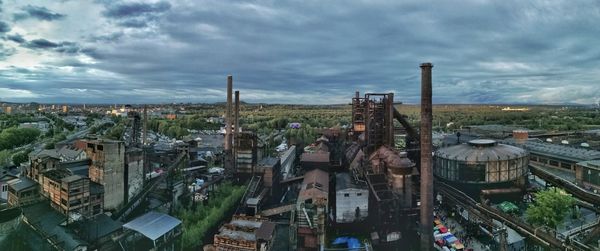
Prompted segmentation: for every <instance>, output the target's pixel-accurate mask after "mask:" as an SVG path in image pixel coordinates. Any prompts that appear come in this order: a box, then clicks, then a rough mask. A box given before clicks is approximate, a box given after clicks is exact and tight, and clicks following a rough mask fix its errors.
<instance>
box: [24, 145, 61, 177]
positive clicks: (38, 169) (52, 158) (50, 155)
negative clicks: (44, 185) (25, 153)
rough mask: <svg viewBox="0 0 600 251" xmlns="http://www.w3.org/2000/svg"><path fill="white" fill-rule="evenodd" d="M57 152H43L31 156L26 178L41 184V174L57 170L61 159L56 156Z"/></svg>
mask: <svg viewBox="0 0 600 251" xmlns="http://www.w3.org/2000/svg"><path fill="white" fill-rule="evenodd" d="M55 153H56V152H55V151H52V150H43V151H41V152H40V153H38V154H30V155H29V159H30V162H29V166H28V167H27V168H26V169H25V176H27V177H28V178H30V179H32V180H34V181H35V182H37V183H41V182H42V180H41V178H42V177H41V174H42V173H43V172H45V171H47V170H52V169H55V168H57V166H58V163H59V162H60V158H59V157H58V156H56V154H55Z"/></svg>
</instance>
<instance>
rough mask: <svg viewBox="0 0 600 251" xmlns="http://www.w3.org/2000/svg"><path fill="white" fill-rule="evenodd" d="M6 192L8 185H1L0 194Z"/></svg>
mask: <svg viewBox="0 0 600 251" xmlns="http://www.w3.org/2000/svg"><path fill="white" fill-rule="evenodd" d="M6 191H8V184H2V192H6Z"/></svg>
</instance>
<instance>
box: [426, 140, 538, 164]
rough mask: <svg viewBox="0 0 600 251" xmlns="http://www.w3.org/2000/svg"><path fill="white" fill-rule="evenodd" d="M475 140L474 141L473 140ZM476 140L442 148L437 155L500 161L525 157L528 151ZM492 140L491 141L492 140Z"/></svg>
mask: <svg viewBox="0 0 600 251" xmlns="http://www.w3.org/2000/svg"><path fill="white" fill-rule="evenodd" d="M471 142H473V141H471ZM480 142H483V141H482V140H478V141H474V143H473V144H460V145H455V146H450V147H445V148H440V149H438V150H437V151H436V152H435V156H436V157H441V158H445V159H453V160H461V161H498V160H508V159H515V158H520V157H524V156H526V155H527V151H525V150H524V149H521V148H519V147H516V146H511V145H505V144H495V143H494V144H491V143H488V144H485V143H486V142H488V141H485V142H483V143H481V144H480ZM490 142H491V141H490Z"/></svg>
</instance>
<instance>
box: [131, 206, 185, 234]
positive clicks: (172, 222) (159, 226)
mask: <svg viewBox="0 0 600 251" xmlns="http://www.w3.org/2000/svg"><path fill="white" fill-rule="evenodd" d="M179 225H181V221H180V220H179V219H177V218H175V217H172V216H170V215H167V214H163V213H159V212H155V211H150V212H148V213H146V214H144V215H142V216H140V217H137V218H135V219H134V220H132V221H130V222H127V223H126V224H125V225H123V227H124V228H127V229H131V230H133V231H136V232H138V233H140V234H143V235H144V236H146V237H148V238H149V239H151V240H153V241H154V240H156V239H158V238H159V237H161V236H163V235H164V234H166V233H168V232H169V231H171V230H173V229H174V228H175V227H177V226H179Z"/></svg>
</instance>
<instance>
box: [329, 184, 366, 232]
mask: <svg viewBox="0 0 600 251" xmlns="http://www.w3.org/2000/svg"><path fill="white" fill-rule="evenodd" d="M368 215H369V190H367V188H366V187H361V186H359V185H357V184H355V183H354V182H353V180H352V178H351V177H350V174H348V173H337V174H336V175H335V220H336V222H337V223H352V222H355V221H361V220H364V219H365V218H366V217H367V216H368Z"/></svg>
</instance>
